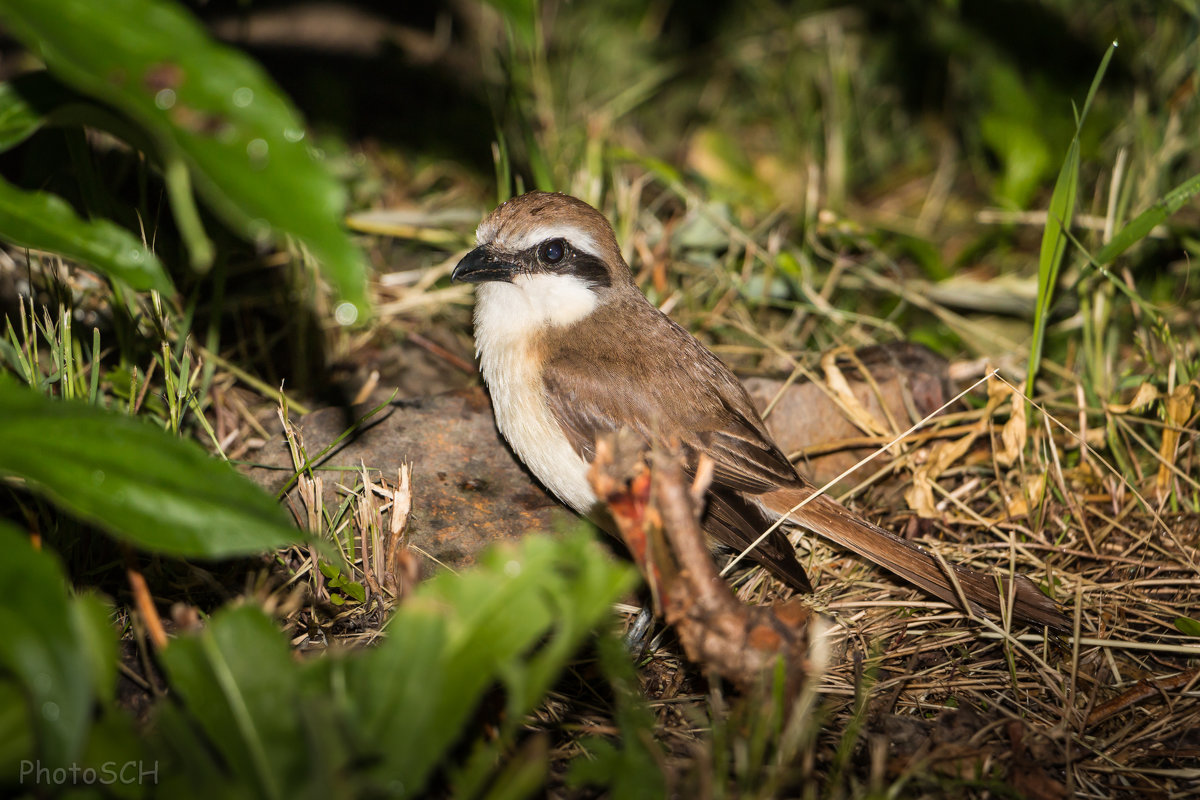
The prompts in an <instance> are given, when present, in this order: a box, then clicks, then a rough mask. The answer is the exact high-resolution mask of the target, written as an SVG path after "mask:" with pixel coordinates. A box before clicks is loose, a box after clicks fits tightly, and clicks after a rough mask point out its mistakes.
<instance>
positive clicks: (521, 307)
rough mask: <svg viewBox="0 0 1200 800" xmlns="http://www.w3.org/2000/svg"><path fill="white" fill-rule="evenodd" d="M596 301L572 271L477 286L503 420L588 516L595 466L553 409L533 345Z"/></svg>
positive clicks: (480, 325)
mask: <svg viewBox="0 0 1200 800" xmlns="http://www.w3.org/2000/svg"><path fill="white" fill-rule="evenodd" d="M596 302H597V298H596V295H595V293H594V292H592V290H591V289H590V288H588V286H587V284H586V283H585V282H583V281H581V280H579V279H578V278H575V277H573V276H570V275H520V276H518V277H517V278H516V279H515V280H514V281H513V282H512V283H502V282H495V283H484V284H480V285H479V286H478V287H477V288H476V290H475V349H476V351H477V352H478V354H479V363H480V368H481V370H482V372H483V379H484V380H485V381H486V382H487V385H488V390H489V391H490V392H491V395H492V408H493V409H494V411H495V414H496V425H497V427H499V428H500V433H502V434H503V435H504V438H505V439H507V440H508V443H509V444H510V445H511V446H512V449H513V450H514V451H515V452H516V454H517V456H518V457H519V458H520V459H521V460H522V461H523V462H525V466H527V467H529V470H530V471H531V472H532V473H533V474H534V475H536V476H537V478H538V480H540V481H541V482H542V483H543V484H544V485H545V486H546V488H547V489H549V490H550V491H551V492H553V493H554V495H555V496H556V497H558V499H559V500H562V501H563V502H564V503H566V504H567V505H569V506H570V507H571V508H573V509H575V510H576V511H577V512H579V513H581V514H587V513H588V512H589V511H591V509H592V508H593V506H594V505H595V504H596V495H595V493H594V492H592V487H591V485H590V484H589V483H588V480H587V472H588V464H587V462H586V461H584V460H583V458H582V457H581V456H580V455H579V454H578V453H577V452H575V449H574V448H573V447H571V443H570V441H568V439H567V437H566V435H565V434H564V433H563V432H562V428H560V427H559V425H558V422H557V421H556V420H555V419H554V417H553V416H552V415H551V413H550V409H549V408H548V407H547V406H546V396H545V388H544V386H543V383H542V376H541V372H540V369H539V367H540V364H539V363H538V362H537V360H536V359H535V357H534V356H533V354H531V353H530V352H529V345H530V343H531V342H533V341H534V340H535V338H536V335H537V333H538V331H540V330H542V329H543V328H544V327H545V326H547V325H569V324H571V323H573V322H577V321H579V320H581V319H583V318H584V317H586V316H587V315H588V314H590V313H591V312H592V311H593V310H594V309H595V307H596Z"/></svg>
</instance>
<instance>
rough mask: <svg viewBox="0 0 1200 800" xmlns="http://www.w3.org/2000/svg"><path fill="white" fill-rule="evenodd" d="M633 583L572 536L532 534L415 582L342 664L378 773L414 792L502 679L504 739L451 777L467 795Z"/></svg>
mask: <svg viewBox="0 0 1200 800" xmlns="http://www.w3.org/2000/svg"><path fill="white" fill-rule="evenodd" d="M632 579H633V575H632V572H631V571H630V570H629V568H628V567H626V566H622V565H619V564H616V563H613V561H612V559H611V558H610V557H608V556H606V555H605V554H604V553H603V551H602V550H601V548H600V547H599V546H598V545H597V544H596V543H595V542H593V541H591V539H590V537H589V536H587V535H583V534H576V535H573V536H569V537H566V538H565V539H552V538H549V537H544V536H531V537H529V538H527V539H525V540H524V541H522V542H521V543H520V545H519V546H518V547H500V548H496V549H494V550H492V551H489V553H487V554H486V555H485V556H484V558H483V559H482V560H481V562H480V565H479V566H478V567H476V568H475V569H473V570H471V571H469V572H467V573H464V574H463V575H461V576H456V575H451V574H448V573H444V574H441V575H438V576H437V577H435V578H434V579H433V580H431V581H429V582H428V583H426V584H425V585H424V586H422V587H421V589H419V590H418V592H417V593H416V595H414V596H413V597H412V598H410V599H409V600H408V601H407V602H406V603H405V604H404V605H403V606H401V607H400V608H399V609H398V611H397V613H396V615H395V617H394V618H393V619H392V620H391V622H390V624H389V627H388V638H387V640H386V641H385V642H384V643H383V644H382V645H381V646H380V647H379V648H377V649H376V650H373V651H371V652H370V653H368V654H366V657H365V658H364V659H363V660H362V661H360V662H358V663H355V664H351V665H348V670H347V685H348V686H349V687H350V691H351V694H352V696H353V698H354V703H355V705H356V706H357V707H358V709H359V711H358V712H356V714H355V717H356V718H357V719H358V720H360V722H361V733H362V735H363V737H364V738H365V739H366V740H368V741H373V742H377V743H379V745H380V747H381V753H380V757H381V758H382V759H383V760H382V762H381V763H380V765H379V768H378V769H379V773H380V774H381V775H403V776H405V784H406V789H408V790H409V791H414V792H419V791H420V789H421V788H422V787H423V786H424V785H425V782H426V781H427V780H428V778H429V775H430V774H431V773H432V770H433V769H434V768H435V767H436V766H437V764H438V763H440V762H441V760H442V759H444V758H445V754H446V752H447V751H448V749H449V748H450V747H451V746H452V745H453V744H454V743H455V742H456V741H457V740H458V739H459V738H460V737H461V736H462V732H463V730H464V726H466V724H467V722H468V720H469V718H470V715H471V713H473V712H474V710H475V708H476V706H477V705H478V704H479V702H480V699H481V698H482V697H483V694H484V692H486V691H487V690H488V689H489V688H490V687H491V686H492V685H493V684H494V683H496V682H497V681H499V682H500V683H501V684H502V685H503V686H504V689H505V694H506V696H507V698H508V707H507V709H506V711H505V725H504V729H503V730H502V731H501V736H500V737H498V739H497V740H496V741H495V742H493V743H491V744H490V745H488V746H480V747H479V748H478V749H477V750H476V752H475V754H474V757H473V758H472V759H471V762H470V763H469V764H468V765H467V767H466V768H465V769H464V771H463V772H462V773H460V774H459V775H458V777H457V779H456V780H455V790H456V793H458V794H462V795H465V796H475V794H476V793H477V792H478V791H481V790H482V789H483V788H484V787H485V786H486V785H487V781H488V780H489V779H490V777H491V776H492V775H493V771H494V770H495V768H496V764H497V761H498V759H499V757H500V754H501V753H502V752H503V748H504V747H506V746H507V745H508V744H509V743H510V742H511V738H512V735H513V732H514V731H515V729H516V727H517V726H519V725H520V722H521V720H522V719H523V718H524V716H525V714H527V713H528V712H529V711H530V710H532V708H533V706H534V705H535V704H536V703H538V702H540V701H541V699H542V698H543V697H544V696H545V692H546V691H547V690H548V689H549V687H550V685H551V682H552V681H553V680H554V678H556V677H557V676H558V675H559V674H561V671H562V669H563V668H564V667H565V666H566V664H567V660H568V658H569V657H570V656H571V655H572V654H573V653H574V652H575V650H576V649H578V647H579V645H580V643H581V642H582V640H583V637H584V636H586V635H587V634H588V633H589V632H590V631H591V630H593V629H594V628H595V626H596V625H597V624H599V623H600V621H601V620H603V619H604V618H605V617H606V615H607V614H608V613H609V611H608V609H609V606H610V604H611V603H612V602H613V600H615V599H616V598H617V597H618V596H619V595H620V594H621V593H622V592H623V591H626V590H627V589H628V588H629V586H630V585H631V582H632Z"/></svg>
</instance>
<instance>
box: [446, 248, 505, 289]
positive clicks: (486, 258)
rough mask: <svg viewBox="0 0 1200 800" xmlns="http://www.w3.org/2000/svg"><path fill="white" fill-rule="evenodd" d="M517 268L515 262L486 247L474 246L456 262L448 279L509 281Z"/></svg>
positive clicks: (476, 281) (482, 281) (471, 281)
mask: <svg viewBox="0 0 1200 800" xmlns="http://www.w3.org/2000/svg"><path fill="white" fill-rule="evenodd" d="M517 270H518V268H517V265H516V264H514V263H512V262H511V261H507V260H505V259H502V258H497V257H496V254H495V253H493V252H492V251H491V249H489V248H488V247H486V246H485V247H476V248H475V249H474V250H472V251H471V252H469V253H467V254H466V255H465V256H463V258H462V261H459V262H458V266H457V267H455V268H454V272H452V273H450V280H453V281H466V282H467V283H486V282H487V281H505V282H511V281H512V279H513V276H514V275H516V273H517Z"/></svg>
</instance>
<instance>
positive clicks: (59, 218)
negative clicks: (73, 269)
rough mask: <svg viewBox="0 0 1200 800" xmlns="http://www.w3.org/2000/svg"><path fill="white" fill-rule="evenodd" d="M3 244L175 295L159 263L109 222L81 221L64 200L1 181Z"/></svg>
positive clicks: (126, 232) (148, 252)
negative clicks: (57, 257) (56, 256)
mask: <svg viewBox="0 0 1200 800" xmlns="http://www.w3.org/2000/svg"><path fill="white" fill-rule="evenodd" d="M0 238H3V239H7V240H8V241H10V242H12V243H14V244H17V245H20V246H22V247H29V248H33V249H34V250H46V251H48V252H51V253H57V254H59V255H62V256H65V257H67V258H72V259H75V260H76V261H82V262H84V263H86V264H91V265H92V266H94V267H96V268H97V269H98V270H100V271H101V272H103V273H105V274H106V275H109V276H111V277H114V278H118V279H120V280H122V281H124V282H125V283H127V284H129V285H130V286H132V287H133V288H134V289H138V290H144V289H155V290H157V291H159V292H162V293H163V294H170V293H171V292H173V291H174V289H173V288H172V286H171V280H170V278H168V277H167V273H166V272H164V271H163V268H162V264H160V263H159V261H158V259H157V258H156V257H155V256H154V254H153V253H151V252H150V251H149V250H147V249H146V248H145V247H143V246H142V243H141V242H139V241H138V240H137V239H136V238H134V236H133V235H132V234H131V233H129V231H127V230H125V229H123V228H120V227H118V226H116V225H114V224H113V223H111V222H109V221H108V220H104V219H98V220H92V221H90V222H89V221H87V220H83V219H80V218H79V217H78V216H77V215H76V214H75V211H74V210H73V209H72V208H71V207H70V206H69V205H67V203H66V201H64V200H63V199H62V198H61V197H57V196H55V195H52V194H47V193H45V192H27V191H25V190H24V189H18V188H16V187H15V186H13V185H12V184H10V183H8V182H6V181H4V180H0Z"/></svg>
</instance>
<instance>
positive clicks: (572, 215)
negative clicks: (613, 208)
mask: <svg viewBox="0 0 1200 800" xmlns="http://www.w3.org/2000/svg"><path fill="white" fill-rule="evenodd" d="M475 238H476V240H477V241H478V243H479V244H480V245H485V246H487V247H488V248H489V249H490V250H492V251H493V252H494V253H497V254H499V253H508V254H512V255H516V254H519V253H523V252H526V251H529V250H531V249H533V248H536V247H537V246H538V245H539V244H541V243H543V242H546V241H550V240H553V239H562V240H564V241H565V242H567V243H568V244H570V246H571V247H572V248H574V249H576V250H578V251H581V252H583V253H586V254H588V255H591V256H594V257H595V258H597V259H599V260H600V261H602V262H604V263H605V264H607V265H609V266H610V267H612V268H614V269H616V270H619V271H623V272H624V273H626V274H628V272H629V267H628V266H626V264H625V259H624V258H623V257H622V256H621V249H620V247H618V245H617V237H616V235H615V234H614V233H613V229H612V226H611V225H609V224H608V220H607V219H605V218H604V215H603V214H601V213H600V212H599V211H597V210H596V209H594V208H592V207H591V206H590V205H588V204H587V203H585V202H583V201H582V200H580V199H578V198H576V197H571V196H570V195H566V194H561V193H559V192H528V193H526V194H523V195H520V196H519V197H514V198H512V199H511V200H508V201H506V202H504V203H502V204H501V205H499V206H498V207H497V208H496V210H495V211H493V212H492V213H491V214H489V215H488V217H487V219H485V220H484V221H483V222H482V223H480V225H479V228H478V229H477V230H476V232H475ZM614 277H615V276H614Z"/></svg>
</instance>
